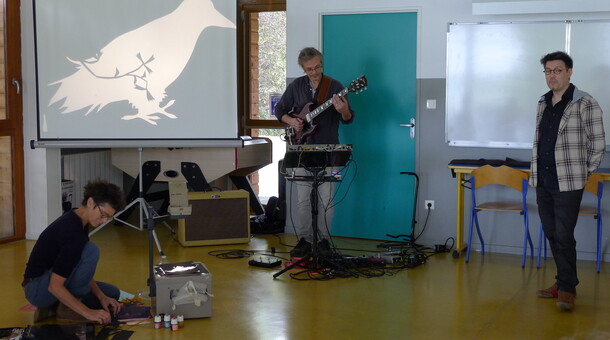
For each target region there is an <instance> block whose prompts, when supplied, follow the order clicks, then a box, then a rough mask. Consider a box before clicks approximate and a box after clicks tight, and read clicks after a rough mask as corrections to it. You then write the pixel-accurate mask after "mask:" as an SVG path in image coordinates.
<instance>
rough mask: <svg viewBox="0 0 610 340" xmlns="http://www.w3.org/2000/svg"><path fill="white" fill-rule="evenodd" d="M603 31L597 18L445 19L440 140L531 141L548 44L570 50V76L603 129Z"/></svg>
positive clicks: (608, 25) (606, 105) (609, 122)
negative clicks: (597, 110) (592, 103)
mask: <svg viewBox="0 0 610 340" xmlns="http://www.w3.org/2000/svg"><path fill="white" fill-rule="evenodd" d="M609 31H610V22H601V21H598V22H578V23H570V22H523V23H515V22H508V23H483V24H481V23H477V24H464V23H459V24H450V25H449V32H448V36H447V78H446V79H447V86H446V91H447V93H446V94H447V97H446V98H447V112H446V126H445V134H446V141H447V143H448V144H449V145H451V146H476V147H496V148H524V149H526V148H531V147H532V143H533V138H534V131H535V119H536V105H537V102H538V100H539V99H540V96H541V95H543V94H544V93H546V92H548V91H549V89H548V87H547V85H546V82H545V77H544V74H543V73H542V69H543V67H542V65H541V64H540V58H541V57H542V56H544V55H545V54H547V53H549V52H554V51H567V52H568V53H570V55H571V56H572V58H573V59H574V73H573V76H572V83H574V84H575V85H576V86H577V87H578V88H579V89H581V90H583V91H586V92H589V93H590V94H591V95H593V97H594V98H595V99H597V100H598V101H599V103H600V105H601V107H602V109H603V111H604V119H605V121H604V126H605V130H606V131H607V132H608V131H610V96H608V95H607V94H604V93H603V91H604V90H605V86H604V84H603V83H602V82H603V81H604V79H607V78H606V76H608V75H609V73H610V61H609V60H608V59H607V58H605V56H607V55H608V54H607V52H609V49H610V39H609V38H610V33H609ZM592 36H594V37H595V38H594V39H592ZM571 51H573V52H571ZM603 72H606V73H603ZM606 144H610V134H608V133H606Z"/></svg>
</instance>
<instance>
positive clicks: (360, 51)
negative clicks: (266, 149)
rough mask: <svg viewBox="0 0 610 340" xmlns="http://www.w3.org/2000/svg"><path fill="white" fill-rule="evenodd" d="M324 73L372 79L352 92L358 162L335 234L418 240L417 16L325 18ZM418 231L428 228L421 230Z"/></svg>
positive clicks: (351, 131) (347, 139) (346, 140)
mask: <svg viewBox="0 0 610 340" xmlns="http://www.w3.org/2000/svg"><path fill="white" fill-rule="evenodd" d="M322 50H323V54H324V72H325V73H327V74H328V75H330V76H331V77H333V78H335V79H338V80H340V81H341V82H343V85H344V86H347V84H349V83H350V82H351V81H352V80H354V79H356V78H358V77H359V76H361V75H365V76H366V78H367V80H368V88H367V90H366V91H364V92H362V93H360V94H354V93H351V94H349V95H348V98H349V100H350V104H351V105H352V108H353V109H354V111H355V120H354V122H353V123H352V124H350V125H344V126H341V128H340V131H339V136H340V141H341V143H342V144H352V145H353V160H354V164H352V165H351V166H350V167H349V168H348V170H347V171H345V173H344V174H343V182H342V183H340V184H338V185H337V193H336V196H335V199H334V202H335V204H336V206H335V215H334V218H333V229H332V233H333V235H335V236H346V237H356V238H367V239H378V240H393V238H390V237H388V236H387V235H388V234H389V235H410V234H411V230H412V228H411V226H412V218H413V202H414V199H415V187H416V180H415V177H414V176H412V175H401V174H400V172H415V150H416V148H415V146H416V143H415V139H414V138H411V136H410V132H411V131H410V130H411V129H410V128H409V127H404V126H401V124H409V123H410V122H411V118H415V114H416V98H417V88H416V63H417V13H413V12H400V13H398V12H392V13H372V14H340V15H324V16H323V17H322ZM417 230H420V229H418V228H416V232H417Z"/></svg>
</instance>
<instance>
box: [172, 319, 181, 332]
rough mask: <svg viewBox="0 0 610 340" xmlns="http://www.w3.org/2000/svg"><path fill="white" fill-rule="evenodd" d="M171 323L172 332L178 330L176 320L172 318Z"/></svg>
mask: <svg viewBox="0 0 610 340" xmlns="http://www.w3.org/2000/svg"><path fill="white" fill-rule="evenodd" d="M171 323H172V331H177V330H178V328H180V327H179V326H178V319H177V318H172V321H171Z"/></svg>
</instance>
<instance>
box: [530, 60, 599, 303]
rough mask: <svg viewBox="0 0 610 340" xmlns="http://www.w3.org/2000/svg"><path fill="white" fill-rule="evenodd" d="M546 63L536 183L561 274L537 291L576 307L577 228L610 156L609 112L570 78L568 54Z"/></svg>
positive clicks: (535, 162)
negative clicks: (609, 138)
mask: <svg viewBox="0 0 610 340" xmlns="http://www.w3.org/2000/svg"><path fill="white" fill-rule="evenodd" d="M540 63H541V64H542V65H543V67H544V71H543V72H544V74H545V78H546V83H547V85H548V87H549V89H550V91H549V92H547V93H546V94H544V95H543V96H542V97H541V98H540V101H538V113H537V115H536V134H535V136H534V145H533V146H534V147H533V155H532V165H531V166H532V168H531V173H532V175H531V177H530V184H531V185H532V186H534V187H536V196H537V198H536V199H537V203H538V212H539V214H540V220H541V221H542V227H543V230H544V234H545V236H546V238H547V239H548V240H549V244H550V246H551V251H552V252H553V258H554V260H555V265H556V266H557V275H556V276H555V279H556V282H555V283H554V284H553V285H552V286H551V287H549V288H546V289H540V290H538V292H537V295H538V296H539V297H543V298H556V299H557V307H558V308H559V309H561V310H572V309H573V308H574V297H575V295H576V285H578V276H577V274H576V240H575V239H574V228H575V227H576V221H577V219H578V212H579V210H580V202H581V199H582V195H583V189H584V187H585V184H586V182H587V178H588V176H589V175H590V174H591V173H592V172H593V171H595V169H597V167H598V166H599V165H600V163H601V161H602V158H603V157H604V152H605V148H606V141H605V134H604V124H603V118H602V115H603V113H602V109H601V108H600V106H599V104H598V103H597V101H596V100H595V99H594V98H593V97H591V95H589V94H588V93H586V92H584V91H581V90H579V89H578V88H577V87H576V86H574V85H573V84H571V83H570V77H571V76H572V67H573V62H572V58H571V57H570V56H569V55H568V54H567V53H565V52H553V53H549V54H547V55H545V56H544V57H542V59H540Z"/></svg>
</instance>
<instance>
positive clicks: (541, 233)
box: [536, 223, 546, 268]
mask: <svg viewBox="0 0 610 340" xmlns="http://www.w3.org/2000/svg"><path fill="white" fill-rule="evenodd" d="M542 242H544V245H545V246H546V239H544V233H543V232H542V223H541V224H540V231H539V232H538V261H537V262H536V268H540V256H541V255H542ZM545 248H546V247H545Z"/></svg>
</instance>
